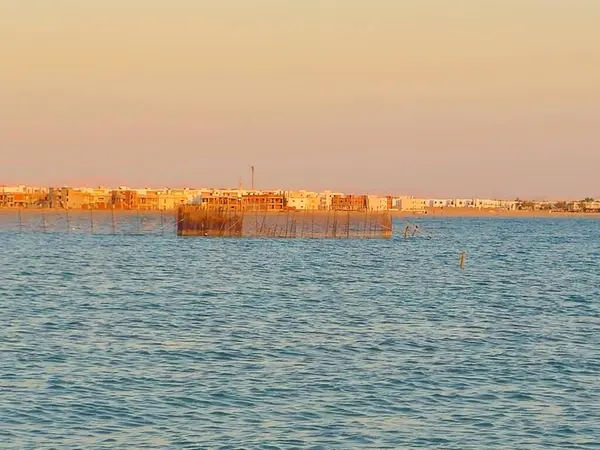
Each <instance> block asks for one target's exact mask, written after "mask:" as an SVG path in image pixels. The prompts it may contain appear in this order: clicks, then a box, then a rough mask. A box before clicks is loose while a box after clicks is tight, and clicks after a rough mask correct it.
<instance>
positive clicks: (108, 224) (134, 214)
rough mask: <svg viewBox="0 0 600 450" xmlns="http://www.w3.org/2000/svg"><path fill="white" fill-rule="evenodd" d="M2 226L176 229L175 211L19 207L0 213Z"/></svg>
mask: <svg viewBox="0 0 600 450" xmlns="http://www.w3.org/2000/svg"><path fill="white" fill-rule="evenodd" d="M0 228H3V229H7V228H8V230H15V231H16V230H18V231H21V232H42V233H91V234H166V233H174V232H175V230H176V221H175V214H174V212H173V211H140V210H138V211H119V210H87V211H82V210H76V211H75V210H68V209H64V210H23V211H21V210H18V211H17V214H16V216H11V215H7V214H2V215H0Z"/></svg>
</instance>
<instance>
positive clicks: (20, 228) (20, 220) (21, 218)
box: [19, 207, 23, 233]
mask: <svg viewBox="0 0 600 450" xmlns="http://www.w3.org/2000/svg"><path fill="white" fill-rule="evenodd" d="M22 231H23V217H21V207H19V233H20V232H22Z"/></svg>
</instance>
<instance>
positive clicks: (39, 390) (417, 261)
mask: <svg viewBox="0 0 600 450" xmlns="http://www.w3.org/2000/svg"><path fill="white" fill-rule="evenodd" d="M0 220H1V217H0ZM132 220H133V219H132ZM419 225H420V227H421V228H423V229H424V230H427V231H428V232H430V234H431V235H432V238H431V239H419V238H413V239H407V240H404V239H401V238H397V239H394V240H392V241H343V240H340V241H311V240H306V241H302V240H293V241H277V240H239V239H231V240H220V239H178V238H176V237H174V236H170V235H168V234H164V235H152V236H149V235H137V236H131V235H129V236H128V235H116V236H112V235H103V236H98V235H85V234H71V235H68V234H59V233H48V234H42V233H27V232H25V233H15V232H0V250H1V254H2V255H3V263H4V264H3V270H2V271H0V343H1V344H0V349H1V350H2V355H1V358H0V400H1V401H0V423H2V425H3V426H2V427H1V428H0V448H86V449H87V448H140V449H141V448H190V449H191V448H257V449H288V448H313V449H321V448H322V449H330V448H344V449H346V448H376V449H385V448H389V449H392V448H394V449H395V448H457V449H475V448H486V449H487V448H502V449H504V448H561V449H562V448H599V447H600V444H599V442H600V440H599V439H598V436H600V354H599V352H598V349H599V348H600V270H598V267H599V264H598V263H599V262H600V257H599V255H600V225H598V222H597V221H593V220H580V221H574V220H509V219H426V218H423V219H419ZM398 226H401V224H398ZM0 228H1V227H0ZM461 251H467V252H468V261H467V268H466V270H464V271H461V270H460V269H459V268H458V254H459V252H461Z"/></svg>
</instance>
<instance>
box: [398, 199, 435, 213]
mask: <svg viewBox="0 0 600 450" xmlns="http://www.w3.org/2000/svg"><path fill="white" fill-rule="evenodd" d="M427 204H428V202H427V200H426V199H424V198H416V197H413V196H403V197H399V198H398V203H397V207H398V209H400V210H401V211H424V210H425V208H427Z"/></svg>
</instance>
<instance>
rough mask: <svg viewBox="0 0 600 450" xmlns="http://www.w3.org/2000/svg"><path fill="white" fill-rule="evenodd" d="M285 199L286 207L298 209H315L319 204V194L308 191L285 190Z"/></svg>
mask: <svg viewBox="0 0 600 450" xmlns="http://www.w3.org/2000/svg"><path fill="white" fill-rule="evenodd" d="M285 199H286V207H287V208H289V209H295V210H298V211H302V210H316V209H319V206H320V204H321V199H320V197H319V194H317V193H316V192H310V191H287V192H286V193H285Z"/></svg>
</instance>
